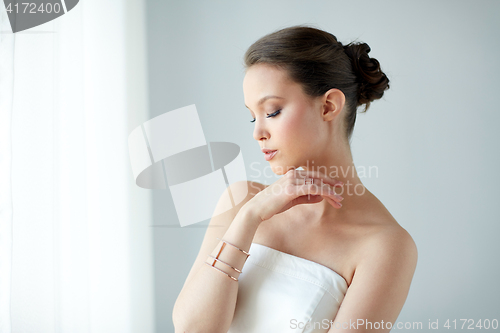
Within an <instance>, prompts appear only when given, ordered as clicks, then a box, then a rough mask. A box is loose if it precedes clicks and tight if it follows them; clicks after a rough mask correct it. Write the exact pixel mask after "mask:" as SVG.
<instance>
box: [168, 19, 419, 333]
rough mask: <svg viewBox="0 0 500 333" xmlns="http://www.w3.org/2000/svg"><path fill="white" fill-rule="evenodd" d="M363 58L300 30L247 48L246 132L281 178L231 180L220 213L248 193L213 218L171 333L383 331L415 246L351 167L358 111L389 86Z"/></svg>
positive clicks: (398, 304) (405, 285)
mask: <svg viewBox="0 0 500 333" xmlns="http://www.w3.org/2000/svg"><path fill="white" fill-rule="evenodd" d="M369 52H370V48H369V46H368V45H367V44H365V43H350V44H348V45H342V44H341V43H340V42H338V41H337V39H336V37H335V36H333V35H332V34H330V33H328V32H325V31H322V30H319V29H316V28H312V27H308V26H294V27H289V28H286V29H281V30H279V31H276V32H274V33H271V34H269V35H267V36H264V37H263V38H261V39H259V40H258V41H257V42H255V43H254V44H253V45H252V46H250V48H249V49H248V50H247V52H246V54H245V68H246V73H245V78H244V80H243V91H244V96H245V105H246V106H247V108H248V109H249V110H250V113H251V115H252V117H253V118H254V119H253V120H252V122H253V123H254V126H255V128H254V132H253V136H254V139H255V140H257V141H258V143H259V145H260V148H261V149H262V150H263V152H264V153H265V154H266V155H265V156H266V160H268V161H269V164H270V167H271V168H272V170H273V172H274V173H275V174H278V175H283V177H281V178H280V179H279V180H278V181H276V182H275V183H273V184H272V185H269V186H266V185H262V184H259V183H256V182H238V183H235V184H232V185H231V186H230V188H229V189H228V190H227V191H226V193H224V195H223V196H222V197H221V198H220V200H219V203H218V207H217V210H218V209H221V211H223V209H222V208H224V207H231V200H230V199H229V198H230V196H229V195H228V194H229V193H231V194H232V195H233V196H234V197H240V196H245V194H246V193H247V192H248V193H247V194H246V198H245V200H243V202H242V203H240V204H239V205H238V206H236V207H235V208H234V209H232V210H229V211H226V212H225V213H224V214H221V215H219V216H215V217H213V218H212V220H211V222H210V226H214V227H209V228H208V229H207V232H206V235H205V238H204V240H203V243H202V246H201V249H200V252H199V255H198V257H197V259H196V261H195V263H194V265H193V267H192V269H191V271H190V273H189V275H188V277H187V279H186V282H185V284H184V286H183V288H182V290H181V292H180V294H179V297H178V299H177V301H176V304H175V306H174V311H173V320H174V325H175V328H176V332H190V333H191V332H231V333H236V332H245V333H250V332H341V331H357V332H369V331H373V332H388V331H389V330H390V328H391V323H394V321H395V320H396V318H397V317H398V315H399V312H400V311H401V309H402V307H403V304H404V302H405V300H406V297H407V294H408V290H409V288H410V283H411V280H412V277H413V274H414V271H415V267H416V262H417V249H416V246H415V243H414V241H413V239H412V238H411V236H410V235H409V234H408V232H407V231H406V230H405V229H403V228H402V227H401V226H400V225H399V224H398V223H397V222H396V221H395V219H394V218H393V216H392V215H391V214H390V213H389V211H388V210H387V209H386V208H385V207H384V205H383V204H382V203H381V202H380V201H379V200H378V199H377V198H376V197H375V196H374V195H373V194H372V193H371V192H370V191H368V189H366V188H365V187H364V186H363V184H362V182H361V180H360V179H359V177H358V175H357V172H356V169H355V167H354V164H353V161H352V155H351V150H350V145H349V143H350V138H351V134H352V131H353V128H354V122H355V119H356V110H357V107H359V106H362V105H365V111H366V109H367V108H368V106H369V105H370V102H372V101H373V100H376V99H379V98H381V97H382V95H383V93H384V91H385V90H386V89H388V88H389V85H388V83H389V80H388V78H387V76H386V75H385V74H384V73H383V72H382V71H381V69H380V65H379V62H378V61H377V60H376V59H373V58H370V57H369V56H368V53H369ZM298 167H302V168H303V170H296V169H297V168H298ZM340 201H342V203H340ZM215 226H218V227H215ZM247 259H248V260H247Z"/></svg>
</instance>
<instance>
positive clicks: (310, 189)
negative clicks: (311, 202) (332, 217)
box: [297, 184, 344, 202]
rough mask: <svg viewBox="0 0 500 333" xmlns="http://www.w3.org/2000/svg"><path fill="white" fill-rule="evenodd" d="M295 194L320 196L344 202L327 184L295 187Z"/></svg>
mask: <svg viewBox="0 0 500 333" xmlns="http://www.w3.org/2000/svg"><path fill="white" fill-rule="evenodd" d="M297 193H298V194H299V195H306V194H309V195H321V196H325V197H329V198H331V199H333V200H335V201H337V202H340V201H342V200H344V198H343V197H342V196H341V195H339V194H337V193H336V192H335V190H334V189H333V188H332V187H331V186H330V185H328V184H323V185H316V184H307V185H297Z"/></svg>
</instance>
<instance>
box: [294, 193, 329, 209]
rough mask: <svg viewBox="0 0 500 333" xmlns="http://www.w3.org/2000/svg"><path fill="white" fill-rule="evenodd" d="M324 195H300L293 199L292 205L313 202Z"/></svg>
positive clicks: (321, 199)
mask: <svg viewBox="0 0 500 333" xmlns="http://www.w3.org/2000/svg"><path fill="white" fill-rule="evenodd" d="M323 199H324V197H322V196H321V195H309V196H307V195H302V196H300V197H297V198H295V199H294V201H293V206H295V205H300V204H313V203H318V202H321V201H323Z"/></svg>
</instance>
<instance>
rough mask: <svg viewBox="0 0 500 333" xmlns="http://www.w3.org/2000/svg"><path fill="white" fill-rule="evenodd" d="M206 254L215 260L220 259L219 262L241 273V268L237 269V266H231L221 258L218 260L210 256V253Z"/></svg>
mask: <svg viewBox="0 0 500 333" xmlns="http://www.w3.org/2000/svg"><path fill="white" fill-rule="evenodd" d="M208 256H209V257H210V258H214V259H215V260H217V261H220V262H221V263H223V264H226V265H228V266H229V267H231V268H232V269H234V270H235V271H237V272H238V273H241V270H239V269H238V268H236V267H233V266H231V265H229V264H228V263H227V262H225V261H222V260H220V259H217V258H215V257H214V256H212V255H210V254H209V255H208ZM214 264H215V261H214Z"/></svg>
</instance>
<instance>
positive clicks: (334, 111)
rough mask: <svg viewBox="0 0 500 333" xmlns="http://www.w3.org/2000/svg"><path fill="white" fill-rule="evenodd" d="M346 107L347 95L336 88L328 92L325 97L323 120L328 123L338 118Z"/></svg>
mask: <svg viewBox="0 0 500 333" xmlns="http://www.w3.org/2000/svg"><path fill="white" fill-rule="evenodd" d="M344 105H345V95H344V93H343V92H342V91H340V90H339V89H336V88H332V89H330V90H328V91H327V92H326V93H325V94H324V96H323V118H324V119H325V120H327V121H329V120H332V119H334V118H335V117H337V116H338V115H339V114H340V112H341V111H342V109H343V108H344Z"/></svg>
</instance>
